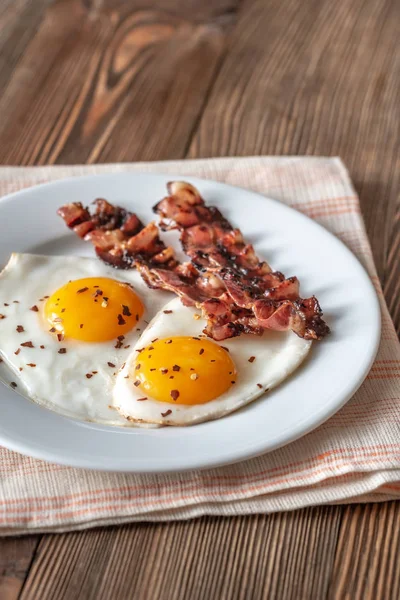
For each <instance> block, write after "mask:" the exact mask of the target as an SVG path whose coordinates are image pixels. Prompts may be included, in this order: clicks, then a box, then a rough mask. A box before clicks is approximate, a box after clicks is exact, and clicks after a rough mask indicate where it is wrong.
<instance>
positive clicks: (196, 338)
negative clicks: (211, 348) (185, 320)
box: [192, 337, 201, 342]
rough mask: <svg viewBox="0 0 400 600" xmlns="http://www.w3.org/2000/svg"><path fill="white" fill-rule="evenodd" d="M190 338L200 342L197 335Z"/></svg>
mask: <svg viewBox="0 0 400 600" xmlns="http://www.w3.org/2000/svg"><path fill="white" fill-rule="evenodd" d="M192 340H197V341H198V342H201V339H200V338H199V337H192Z"/></svg>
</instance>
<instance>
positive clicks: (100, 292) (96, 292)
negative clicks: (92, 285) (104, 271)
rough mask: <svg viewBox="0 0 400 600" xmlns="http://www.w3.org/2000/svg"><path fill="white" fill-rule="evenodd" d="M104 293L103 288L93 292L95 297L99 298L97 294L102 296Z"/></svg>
mask: <svg viewBox="0 0 400 600" xmlns="http://www.w3.org/2000/svg"><path fill="white" fill-rule="evenodd" d="M102 295H103V291H102V290H96V291H95V293H94V294H93V296H94V297H95V298H97V296H102Z"/></svg>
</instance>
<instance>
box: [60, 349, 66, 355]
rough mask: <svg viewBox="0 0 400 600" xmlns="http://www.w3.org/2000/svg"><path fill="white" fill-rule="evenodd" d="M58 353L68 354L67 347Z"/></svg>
mask: <svg viewBox="0 0 400 600" xmlns="http://www.w3.org/2000/svg"><path fill="white" fill-rule="evenodd" d="M58 354H67V349H66V348H60V349H59V351H58Z"/></svg>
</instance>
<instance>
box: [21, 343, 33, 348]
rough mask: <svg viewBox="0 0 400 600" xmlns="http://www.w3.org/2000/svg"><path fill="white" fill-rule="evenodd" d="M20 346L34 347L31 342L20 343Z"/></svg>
mask: <svg viewBox="0 0 400 600" xmlns="http://www.w3.org/2000/svg"><path fill="white" fill-rule="evenodd" d="M21 346H23V347H24V348H34V347H35V346H34V345H33V344H32V342H24V343H23V344H21Z"/></svg>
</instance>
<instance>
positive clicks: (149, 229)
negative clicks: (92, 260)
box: [57, 198, 177, 269]
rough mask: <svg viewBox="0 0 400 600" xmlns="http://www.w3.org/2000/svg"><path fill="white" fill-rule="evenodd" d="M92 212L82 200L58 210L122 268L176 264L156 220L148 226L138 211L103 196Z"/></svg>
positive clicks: (101, 254) (102, 255)
mask: <svg viewBox="0 0 400 600" xmlns="http://www.w3.org/2000/svg"><path fill="white" fill-rule="evenodd" d="M93 205H94V210H93V211H89V209H88V208H84V207H83V206H82V204H81V203H80V202H74V203H71V204H65V205H64V206H61V208H59V209H58V211H57V213H58V214H59V215H60V217H62V219H64V221H65V223H66V224H67V225H68V227H69V228H70V229H73V231H75V233H76V234H77V235H79V237H82V238H83V239H85V240H86V241H90V242H92V244H93V246H94V248H95V250H96V254H97V255H98V256H99V258H101V259H102V260H103V261H104V262H106V263H108V264H110V265H112V266H113V267H116V268H118V269H131V268H133V267H139V266H140V267H143V268H144V267H146V268H148V269H150V268H152V267H159V266H161V267H164V268H167V269H172V268H174V267H175V266H176V264H177V262H176V260H175V256H174V251H173V250H172V248H167V247H166V246H165V244H164V242H162V240H161V239H160V236H159V232H158V228H157V226H156V225H155V223H149V224H148V225H146V226H144V225H143V223H142V222H141V221H140V219H139V218H138V217H137V215H135V214H134V213H131V212H129V211H127V210H125V209H124V208H120V207H119V206H113V205H112V204H110V203H109V202H107V200H104V199H102V198H99V199H97V200H95V201H94V202H93Z"/></svg>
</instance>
